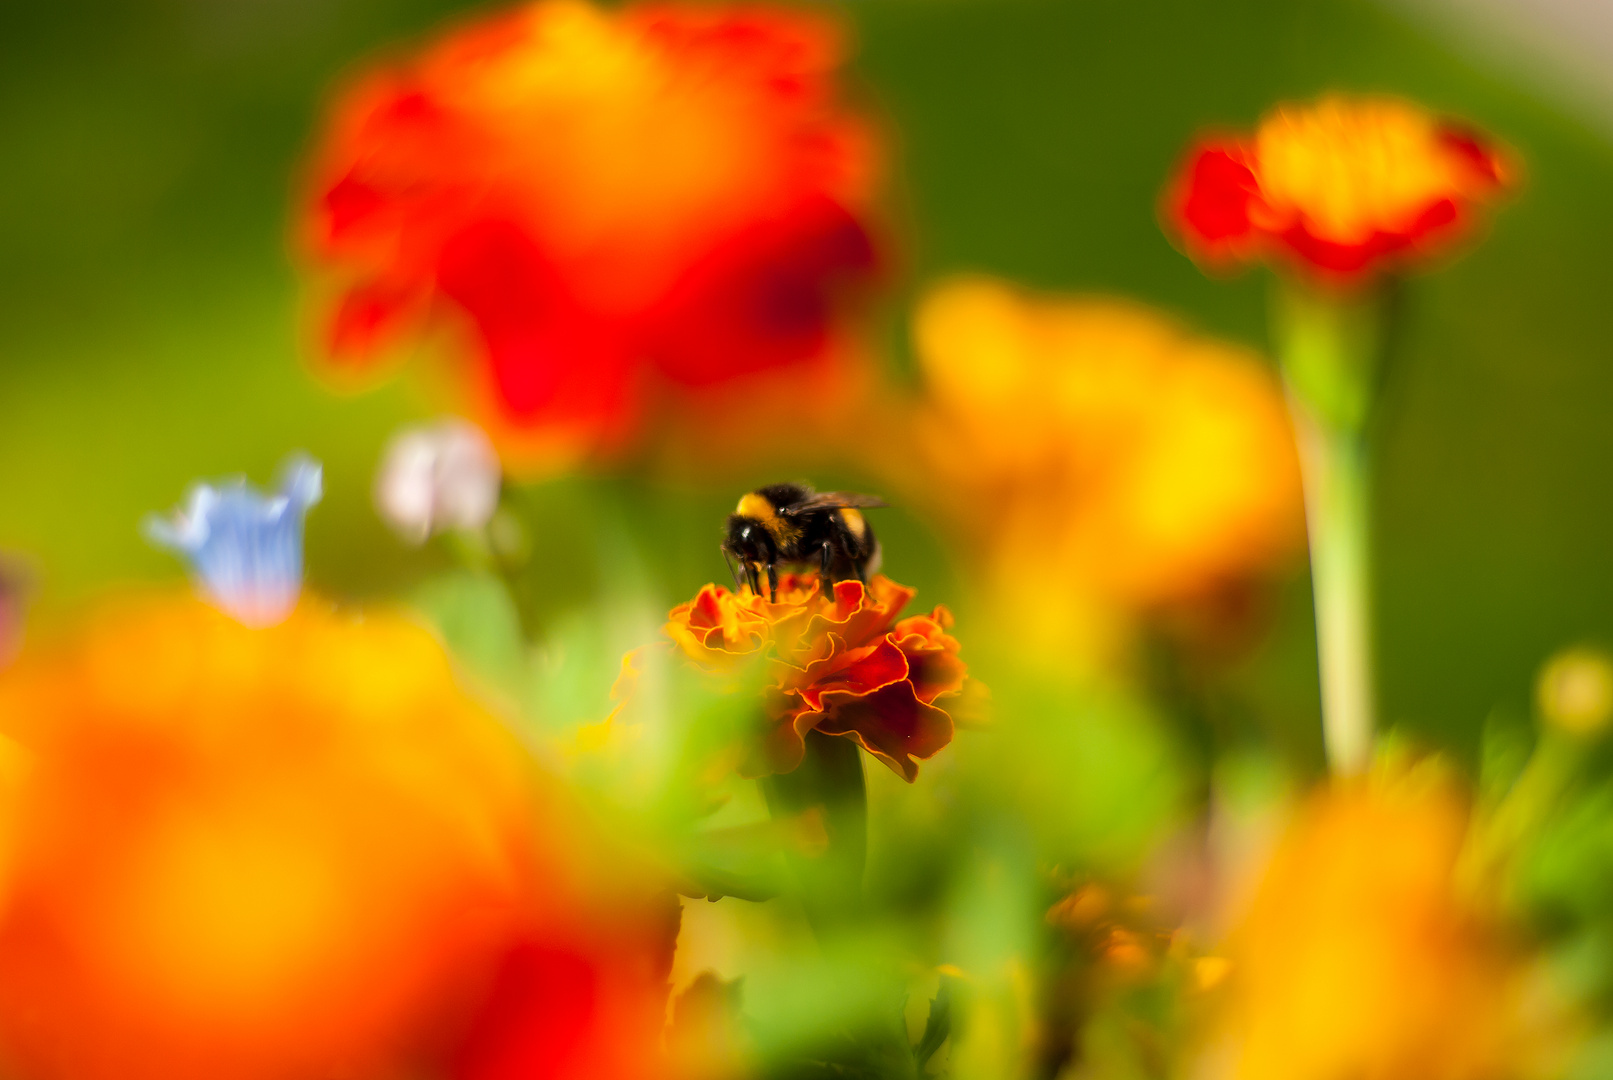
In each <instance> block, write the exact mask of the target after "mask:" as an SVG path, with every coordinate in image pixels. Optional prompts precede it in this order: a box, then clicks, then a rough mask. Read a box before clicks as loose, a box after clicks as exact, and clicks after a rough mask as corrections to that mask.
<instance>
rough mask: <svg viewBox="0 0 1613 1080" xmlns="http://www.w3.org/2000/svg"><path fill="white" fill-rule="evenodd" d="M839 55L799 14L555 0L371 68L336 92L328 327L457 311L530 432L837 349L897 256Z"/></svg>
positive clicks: (530, 442) (581, 423) (600, 420)
mask: <svg viewBox="0 0 1613 1080" xmlns="http://www.w3.org/2000/svg"><path fill="white" fill-rule="evenodd" d="M840 58H841V46H840V44H839V41H838V35H837V33H836V28H835V26H834V25H833V24H832V23H830V22H829V21H827V20H825V19H824V18H821V17H817V16H812V15H808V14H805V13H800V12H790V11H785V10H781V9H771V8H766V7H759V6H757V7H743V8H730V9H725V8H688V7H680V6H670V5H667V6H661V5H642V6H630V7H627V8H623V9H618V10H613V9H604V8H598V7H594V6H591V5H589V4H586V3H582V2H579V0H539V2H537V3H528V4H525V5H523V6H521V7H518V8H516V9H514V10H512V11H509V12H506V13H503V14H499V15H496V16H493V17H490V18H487V19H484V20H482V21H480V22H476V23H471V24H469V25H466V26H464V27H462V28H461V29H459V30H457V31H455V32H453V33H451V34H448V35H446V36H445V37H443V38H441V39H439V40H438V41H436V42H435V43H433V44H432V45H430V46H429V47H428V48H426V49H425V50H424V51H423V52H421V53H420V54H419V55H416V56H413V57H410V58H405V59H402V60H399V61H396V62H393V63H390V64H387V65H384V66H382V67H381V68H380V69H378V70H376V71H372V72H371V73H369V74H368V75H367V76H365V77H364V78H362V79H361V80H360V81H358V82H357V83H356V84H355V85H353V86H352V87H350V88H349V89H348V90H347V91H346V93H345V94H343V95H342V97H341V99H340V100H339V102H338V104H337V106H336V108H335V109H334V111H333V117H332V120H331V122H330V127H329V131H328V133H327V135H326V137H325V139H324V143H323V145H322V147H321V149H320V150H319V151H318V153H317V155H316V158H315V165H314V169H313V192H312V198H311V201H310V202H309V205H308V207H307V210H306V212H305V218H304V222H303V226H302V231H303V234H304V236H305V244H306V247H307V248H308V249H309V250H310V251H311V253H312V254H313V256H314V258H315V259H316V260H317V261H318V262H320V263H321V264H323V265H325V266H327V267H329V268H331V269H333V270H334V271H336V272H337V274H338V275H340V277H341V279H342V280H343V282H344V287H343V289H342V293H341V299H340V302H339V303H338V305H337V307H336V310H335V314H334V316H333V318H332V319H331V322H330V330H329V339H328V340H329V347H330V350H331V351H332V352H333V354H334V355H335V356H337V357H338V358H353V359H357V358H363V357H365V356H368V355H372V354H373V353H374V352H375V351H376V348H377V347H378V346H380V345H382V344H384V343H386V342H387V341H389V340H392V339H394V338H395V337H396V336H397V335H398V334H399V333H400V332H402V331H404V330H406V329H408V328H410V327H418V326H419V325H420V324H421V322H422V320H424V319H425V318H426V317H427V316H428V315H430V314H433V313H436V312H441V311H443V310H451V311H454V312H457V313H458V314H459V315H460V316H462V317H463V320H464V322H465V323H466V324H467V325H468V326H469V328H470V329H471V331H472V337H473V338H474V349H473V350H472V351H473V352H474V353H475V359H476V364H477V366H478V367H480V368H482V369H484V370H483V378H482V380H481V381H482V383H483V389H484V391H485V392H486V393H487V395H488V396H489V397H490V398H491V403H492V408H491V409H490V412H491V413H492V414H493V418H494V419H495V420H497V421H499V422H500V423H501V426H502V430H503V434H504V435H505V437H506V439H505V441H506V443H507V444H508V443H509V441H510V439H511V438H515V439H519V440H522V446H523V448H524V449H526V450H527V451H528V452H530V453H539V452H544V451H547V452H551V453H560V452H567V451H570V452H575V451H577V450H579V449H580V450H592V449H601V448H604V449H609V448H611V447H614V446H616V445H619V444H620V443H621V442H622V441H624V440H625V439H627V438H628V437H629V436H630V435H631V434H632V430H633V428H634V421H635V419H636V417H637V414H638V412H639V411H640V405H641V403H642V400H641V399H642V398H643V396H644V392H645V390H646V383H647V382H650V381H654V380H659V381H660V382H661V383H663V384H667V385H670V386H673V387H677V388H681V390H682V391H683V392H684V393H685V395H686V396H688V395H698V394H700V393H701V392H703V391H705V390H707V389H708V388H714V387H716V386H717V385H719V384H723V383H726V382H729V381H731V380H734V379H736V378H740V377H744V376H751V375H756V374H758V373H761V372H767V371H773V370H777V369H781V368H787V369H790V370H792V371H796V370H799V369H801V367H802V365H814V362H823V363H829V362H830V361H829V357H830V355H831V354H832V353H833V351H834V350H833V349H832V348H831V345H832V344H833V342H832V338H833V337H834V334H833V329H834V323H835V314H836V311H837V308H838V307H839V306H840V305H839V300H840V299H841V298H842V295H843V294H844V293H845V292H846V287H847V286H848V285H852V284H855V283H857V282H859V281H861V280H863V279H865V278H867V277H868V275H869V273H870V271H871V269H872V266H873V253H872V247H871V241H870V238H869V234H868V229H867V227H866V225H865V222H864V217H865V214H866V211H867V207H868V202H869V197H870V192H871V188H872V181H871V175H872V164H871V158H872V140H871V138H870V137H869V135H868V133H867V131H866V130H865V128H864V126H863V124H862V123H861V122H860V121H859V120H858V119H856V118H855V117H853V116H851V115H849V114H848V113H847V112H846V111H845V109H844V108H843V106H842V105H841V103H840V102H839V100H838V97H837V91H836V83H835V78H834V76H835V72H836V68H837V67H838V65H839V63H840ZM814 366H815V367H821V366H822V363H818V364H815V365H814Z"/></svg>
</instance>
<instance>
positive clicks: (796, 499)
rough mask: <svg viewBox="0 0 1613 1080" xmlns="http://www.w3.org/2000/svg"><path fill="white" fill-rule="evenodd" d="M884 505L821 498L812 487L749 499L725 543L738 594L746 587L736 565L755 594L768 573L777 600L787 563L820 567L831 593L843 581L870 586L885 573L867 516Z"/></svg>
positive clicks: (776, 487)
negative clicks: (873, 575) (871, 509)
mask: <svg viewBox="0 0 1613 1080" xmlns="http://www.w3.org/2000/svg"><path fill="white" fill-rule="evenodd" d="M884 505H885V503H884V501H883V500H880V499H877V498H875V497H874V496H872V495H853V494H851V493H849V492H845V491H825V492H822V493H821V494H820V493H818V492H815V491H813V490H812V488H811V487H810V486H809V485H807V484H769V485H768V486H767V487H764V488H758V489H757V490H755V491H753V492H751V493H749V494H748V495H745V496H744V497H742V498H741V499H740V500H739V506H738V507H737V508H736V509H735V510H734V512H733V513H732V514H729V515H728V526H727V530H726V533H727V535H726V536H725V538H724V539H723V543H722V552H723V558H724V560H726V561H728V569H729V572H730V573H732V574H733V575H734V588H736V589H737V588H739V584H740V583H739V570H738V568H737V567H736V566H735V565H734V564H735V562H737V563H738V564H739V566H741V567H744V569H745V581H746V583H747V584H749V585H750V587H751V591H752V592H754V593H758V594H759V593H760V592H761V591H762V590H761V575H762V573H763V572H764V571H765V572H766V574H767V586H768V595H769V597H770V598H772V599H774V600H777V599H778V568H779V565H780V564H781V563H782V564H792V563H793V564H796V565H814V564H815V565H816V566H817V567H818V570H819V573H820V574H821V575H822V578H821V581H822V588H823V591H824V592H825V593H827V592H829V591H830V590H831V588H832V587H833V586H834V583H835V582H837V581H846V580H849V579H851V578H856V579H857V580H859V581H863V582H866V581H867V580H868V575H869V574H870V573H872V572H873V571H875V570H877V569H879V541H878V540H875V539H874V530H873V528H872V527H871V526H870V525H869V524H868V519H867V518H865V517H864V516H863V513H862V512H863V510H864V509H866V508H868V507H872V506H884Z"/></svg>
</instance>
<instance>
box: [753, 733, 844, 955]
mask: <svg viewBox="0 0 1613 1080" xmlns="http://www.w3.org/2000/svg"><path fill="white" fill-rule="evenodd" d="M762 794H763V795H764V796H765V797H766V798H767V807H768V810H769V812H770V813H771V814H772V815H773V817H775V818H782V817H789V816H793V815H796V814H803V813H808V812H812V811H816V812H817V813H819V814H821V815H822V821H823V827H824V831H825V832H826V833H827V835H828V844H827V845H826V847H825V848H824V849H823V850H822V851H821V852H819V853H817V854H814V855H810V856H808V855H798V856H791V857H790V859H789V862H790V869H791V872H792V873H793V874H794V876H795V878H796V880H797V882H798V883H799V888H800V896H801V902H802V905H803V906H804V907H805V908H806V914H807V918H808V919H809V920H810V921H811V923H812V926H813V929H814V930H815V931H817V932H818V934H819V935H820V936H822V934H823V933H824V932H825V931H826V930H828V929H830V928H832V927H833V926H834V925H835V924H836V923H839V922H844V921H846V920H848V919H851V918H855V917H856V915H857V913H858V912H859V911H860V910H861V907H862V879H863V870H864V866H865V864H866V862H867V858H868V788H867V785H866V783H865V781H864V779H863V762H862V753H861V751H860V750H859V748H858V746H857V742H856V740H854V739H848V738H845V737H844V736H836V735H823V734H820V733H819V732H816V731H809V732H807V735H806V754H805V756H804V757H803V758H802V759H801V764H800V765H799V766H797V767H796V769H795V771H793V772H788V773H782V774H779V775H776V776H769V777H766V778H764V779H763V781H762Z"/></svg>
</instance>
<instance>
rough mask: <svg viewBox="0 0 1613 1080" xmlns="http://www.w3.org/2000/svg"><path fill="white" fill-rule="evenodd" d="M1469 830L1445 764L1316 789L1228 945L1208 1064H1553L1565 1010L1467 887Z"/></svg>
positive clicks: (1295, 1070)
mask: <svg viewBox="0 0 1613 1080" xmlns="http://www.w3.org/2000/svg"><path fill="white" fill-rule="evenodd" d="M1466 832H1467V808H1466V805H1465V803H1464V801H1463V800H1462V799H1461V798H1460V797H1459V796H1458V794H1457V793H1456V792H1455V791H1454V790H1453V789H1452V787H1451V786H1450V785H1449V784H1448V783H1446V782H1444V781H1443V778H1441V777H1439V776H1437V775H1419V773H1418V772H1413V773H1410V774H1406V775H1388V774H1383V775H1378V776H1374V777H1373V778H1371V779H1369V780H1364V781H1355V782H1341V783H1338V784H1335V785H1334V786H1333V787H1331V788H1328V789H1326V790H1324V791H1323V792H1321V793H1319V794H1318V795H1316V796H1314V797H1313V798H1312V799H1311V800H1310V802H1309V803H1308V804H1307V805H1305V806H1304V807H1303V808H1302V809H1301V811H1300V813H1299V814H1298V816H1297V817H1296V819H1295V820H1294V821H1293V822H1292V824H1291V828H1290V829H1289V831H1288V833H1287V835H1286V836H1285V837H1284V838H1283V839H1282V840H1281V842H1280V843H1279V844H1278V846H1277V848H1276V851H1275V853H1274V855H1273V856H1272V858H1271V860H1270V862H1269V864H1268V865H1267V866H1266V869H1265V872H1264V874H1263V875H1262V876H1261V878H1260V880H1259V883H1258V885H1257V886H1256V888H1255V890H1254V892H1253V894H1252V897H1251V899H1250V900H1249V902H1248V903H1247V905H1246V906H1245V908H1244V910H1243V911H1242V913H1241V917H1240V919H1239V921H1238V922H1237V925H1236V927H1235V929H1234V932H1233V934H1232V936H1231V939H1230V940H1229V942H1228V946H1229V951H1228V952H1227V954H1226V958H1227V959H1228V960H1229V961H1230V966H1229V967H1228V968H1227V975H1226V978H1225V982H1224V987H1223V989H1224V993H1225V995H1226V997H1225V1000H1224V1002H1223V1003H1222V1004H1223V1005H1224V1012H1223V1013H1222V1014H1221V1016H1220V1021H1219V1026H1218V1028H1217V1038H1216V1039H1215V1041H1214V1042H1213V1043H1212V1046H1211V1047H1210V1054H1209V1059H1208V1060H1209V1061H1210V1062H1211V1063H1213V1067H1212V1068H1209V1069H1207V1070H1206V1071H1205V1072H1204V1073H1203V1075H1206V1076H1214V1077H1225V1078H1229V1080H1268V1078H1269V1080H1277V1078H1281V1080H1331V1078H1336V1077H1342V1076H1361V1077H1367V1076H1370V1077H1376V1078H1381V1080H1487V1078H1491V1077H1499V1076H1524V1075H1531V1076H1532V1075H1537V1074H1538V1072H1537V1070H1535V1069H1531V1068H1529V1067H1528V1063H1529V1062H1530V1061H1531V1060H1533V1063H1534V1064H1535V1065H1537V1066H1538V1065H1539V1064H1540V1060H1539V1059H1535V1058H1532V1057H1531V1056H1532V1055H1534V1054H1536V1053H1538V1052H1539V1051H1541V1050H1542V1049H1543V1047H1544V1046H1545V1045H1546V1044H1545V1043H1542V1042H1539V1041H1537V1040H1538V1039H1540V1038H1541V1037H1542V1036H1544V1035H1545V1034H1546V1033H1545V1031H1544V1029H1543V1028H1542V1027H1541V1026H1540V1025H1541V1022H1542V1020H1543V1019H1545V1018H1548V1017H1549V1015H1550V1013H1551V1012H1552V1010H1551V1009H1549V1008H1543V1007H1542V1006H1543V1005H1545V1004H1546V1000H1547V999H1546V998H1544V997H1542V995H1541V993H1540V990H1541V987H1540V986H1538V985H1534V986H1532V985H1530V981H1529V974H1530V972H1529V970H1528V968H1527V966H1526V963H1525V957H1524V956H1523V955H1522V954H1520V953H1519V952H1517V950H1516V949H1515V948H1514V947H1513V944H1512V943H1511V942H1510V941H1509V940H1508V938H1507V936H1506V934H1505V933H1504V932H1503V929H1502V928H1501V927H1500V926H1498V925H1497V924H1496V923H1494V922H1493V921H1492V920H1491V919H1489V918H1487V917H1486V916H1485V914H1484V912H1483V910H1482V907H1481V905H1480V904H1478V903H1477V902H1476V898H1474V897H1470V896H1468V895H1467V894H1466V892H1465V890H1464V889H1463V888H1462V887H1460V885H1459V881H1460V880H1461V879H1460V877H1459V874H1458V860H1459V858H1460V855H1461V852H1462V849H1463V844H1464V839H1465V836H1466ZM1561 1034H1562V1033H1561V1032H1558V1033H1557V1035H1558V1036H1560V1035H1561ZM1553 1041H1558V1042H1559V1044H1560V1039H1556V1038H1555V1037H1553Z"/></svg>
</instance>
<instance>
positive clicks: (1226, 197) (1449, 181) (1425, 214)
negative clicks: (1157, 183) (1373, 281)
mask: <svg viewBox="0 0 1613 1080" xmlns="http://www.w3.org/2000/svg"><path fill="white" fill-rule="evenodd" d="M1511 172H1512V169H1511V167H1510V166H1509V165H1508V163H1507V162H1506V160H1505V158H1504V157H1503V155H1502V153H1501V152H1500V151H1499V150H1498V149H1497V148H1496V147H1495V146H1494V145H1492V144H1491V143H1490V142H1489V141H1488V140H1487V139H1486V138H1485V137H1484V136H1482V135H1480V134H1478V133H1477V132H1474V131H1472V130H1471V129H1469V128H1466V127H1463V126H1460V125H1458V124H1456V123H1454V122H1452V121H1449V120H1444V119H1441V118H1439V117H1436V116H1434V115H1432V114H1430V113H1428V112H1426V111H1425V110H1423V109H1421V108H1419V107H1417V106H1416V105H1412V104H1409V103H1407V102H1403V101H1396V100H1394V99H1391V98H1348V97H1341V96H1330V97H1324V98H1322V99H1321V100H1320V101H1318V102H1316V103H1315V104H1314V105H1281V106H1279V107H1278V108H1277V109H1276V110H1274V111H1273V112H1272V113H1271V114H1270V115H1268V116H1267V117H1266V118H1265V119H1264V120H1262V121H1261V123H1260V127H1259V128H1258V129H1257V130H1256V131H1255V134H1254V136H1253V137H1252V138H1239V137H1234V138H1222V139H1209V140H1206V141H1205V142H1203V143H1201V144H1200V145H1199V146H1198V147H1197V148H1195V149H1194V151H1193V153H1192V154H1191V155H1190V157H1189V159H1188V162H1187V164H1186V166H1185V167H1184V168H1183V171H1182V173H1181V175H1180V176H1179V177H1178V179H1177V180H1176V182H1175V183H1174V185H1173V186H1172V188H1171V190H1170V192H1169V193H1168V195H1167V199H1166V206H1165V213H1166V216H1167V217H1168V219H1169V221H1170V224H1171V225H1172V226H1173V228H1174V229H1175V230H1176V232H1177V233H1178V234H1179V235H1180V236H1181V238H1182V241H1183V243H1184V244H1185V245H1186V246H1187V248H1188V250H1189V252H1190V253H1191V254H1192V255H1193V256H1194V257H1195V258H1197V259H1200V260H1202V261H1205V262H1208V263H1211V264H1225V263H1229V262H1240V261H1245V260H1249V259H1255V258H1265V257H1277V258H1280V259H1283V260H1286V261H1287V262H1289V263H1291V264H1294V265H1297V266H1299V267H1301V268H1304V269H1308V270H1311V271H1315V272H1316V273H1318V274H1320V275H1322V276H1323V277H1325V278H1329V279H1333V280H1337V281H1346V280H1350V279H1355V278H1362V277H1368V276H1371V275H1373V274H1375V273H1377V272H1378V271H1380V270H1383V269H1385V268H1390V267H1394V266H1397V265H1400V264H1402V263H1405V262H1407V261H1410V260H1415V259H1419V258H1425V257H1428V256H1430V255H1434V254H1437V253H1438V252H1440V251H1443V250H1445V249H1446V248H1448V247H1450V246H1451V245H1452V244H1453V243H1455V242H1456V241H1458V240H1460V239H1461V238H1462V237H1463V236H1465V235H1466V234H1467V233H1468V232H1469V231H1470V230H1471V229H1472V226H1473V223H1474V219H1475V217H1476V213H1477V210H1478V208H1479V207H1480V206H1481V205H1482V204H1483V203H1485V202H1488V201H1490V200H1491V199H1493V198H1495V197H1496V196H1497V195H1498V194H1499V193H1500V192H1501V191H1502V190H1503V189H1505V188H1506V187H1507V186H1508V185H1509V184H1510V183H1511V181H1512V176H1511Z"/></svg>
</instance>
